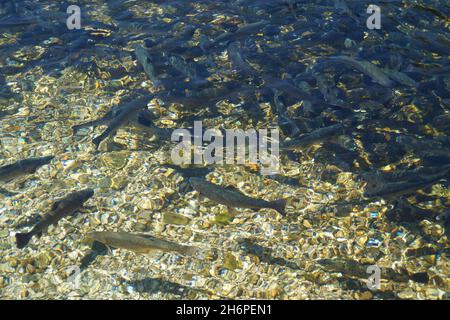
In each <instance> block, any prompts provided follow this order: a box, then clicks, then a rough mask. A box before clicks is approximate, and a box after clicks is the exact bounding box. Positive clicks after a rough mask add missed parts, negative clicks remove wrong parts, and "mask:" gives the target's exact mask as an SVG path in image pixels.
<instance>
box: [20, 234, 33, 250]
mask: <svg viewBox="0 0 450 320" xmlns="http://www.w3.org/2000/svg"><path fill="white" fill-rule="evenodd" d="M32 236H33V234H32V233H31V232H28V233H16V244H17V248H19V249H22V248H24V247H25V246H26V245H27V244H28V242H30V239H31V237H32Z"/></svg>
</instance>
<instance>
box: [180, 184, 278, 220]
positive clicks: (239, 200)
mask: <svg viewBox="0 0 450 320" xmlns="http://www.w3.org/2000/svg"><path fill="white" fill-rule="evenodd" d="M188 181H189V183H190V185H191V186H192V187H193V188H194V190H196V191H198V192H199V193H200V194H202V195H203V196H205V197H207V198H209V199H211V200H213V201H214V202H217V203H220V204H223V205H226V206H227V207H230V208H250V209H262V208H269V209H274V210H276V211H277V212H278V213H280V214H281V215H282V216H283V217H284V216H286V212H285V208H286V200H285V199H278V200H274V201H266V200H262V199H255V198H251V197H248V196H246V195H244V194H242V193H241V192H240V191H239V190H237V189H236V188H234V187H228V188H224V187H221V186H218V185H216V184H214V183H211V182H209V181H207V180H205V179H202V178H196V177H191V178H189V180H188Z"/></svg>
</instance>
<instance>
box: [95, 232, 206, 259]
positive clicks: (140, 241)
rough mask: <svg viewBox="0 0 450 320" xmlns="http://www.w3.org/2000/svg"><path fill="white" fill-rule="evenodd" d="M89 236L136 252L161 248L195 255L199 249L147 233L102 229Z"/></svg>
mask: <svg viewBox="0 0 450 320" xmlns="http://www.w3.org/2000/svg"><path fill="white" fill-rule="evenodd" d="M88 238H90V239H94V240H96V241H98V242H101V243H103V244H105V245H107V246H110V247H113V248H120V249H127V250H130V251H133V252H136V253H151V252H154V251H157V250H159V251H164V252H178V253H181V254H183V255H186V256H193V255H195V253H196V252H197V251H198V248H196V247H192V246H184V245H180V244H177V243H174V242H171V241H167V240H163V239H158V238H155V237H153V236H150V235H146V234H132V233H128V232H110V231H101V232H91V233H89V234H88Z"/></svg>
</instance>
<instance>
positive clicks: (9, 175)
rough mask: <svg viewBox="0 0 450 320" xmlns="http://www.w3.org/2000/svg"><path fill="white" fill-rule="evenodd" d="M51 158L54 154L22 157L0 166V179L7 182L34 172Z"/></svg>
mask: <svg viewBox="0 0 450 320" xmlns="http://www.w3.org/2000/svg"><path fill="white" fill-rule="evenodd" d="M53 158H54V156H47V157H40V158H29V159H23V160H19V161H17V162H15V163H12V164H8V165H6V166H3V167H0V181H1V182H9V181H11V180H13V179H15V178H18V177H21V176H24V175H27V174H32V173H34V172H36V170H37V169H38V168H39V167H41V166H43V165H46V164H48V163H50V161H51V160H52V159H53Z"/></svg>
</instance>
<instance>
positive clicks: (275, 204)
mask: <svg viewBox="0 0 450 320" xmlns="http://www.w3.org/2000/svg"><path fill="white" fill-rule="evenodd" d="M271 205H272V209H275V210H277V211H278V212H279V213H280V214H281V215H282V216H283V217H285V216H286V212H285V211H284V210H285V208H286V200H285V199H278V200H275V201H271Z"/></svg>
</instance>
